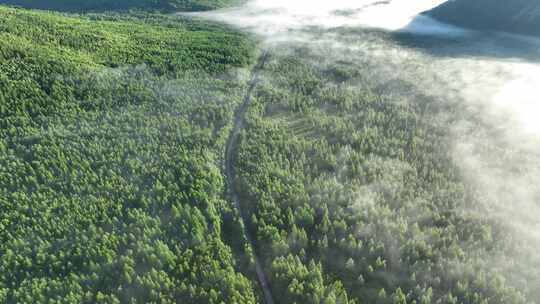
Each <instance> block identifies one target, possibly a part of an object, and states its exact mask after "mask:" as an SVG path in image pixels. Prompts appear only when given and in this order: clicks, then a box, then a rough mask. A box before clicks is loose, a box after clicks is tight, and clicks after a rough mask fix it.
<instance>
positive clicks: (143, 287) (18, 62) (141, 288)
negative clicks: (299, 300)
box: [0, 7, 256, 303]
mask: <svg viewBox="0 0 540 304" xmlns="http://www.w3.org/2000/svg"><path fill="white" fill-rule="evenodd" d="M0 35H1V39H0V88H1V90H0V210H1V212H0V240H1V241H0V302H1V303H223V302H225V303H254V302H256V300H255V299H256V288H255V285H254V283H253V281H252V280H251V279H250V277H249V276H250V275H249V272H245V271H243V270H242V269H241V268H242V267H244V266H242V265H241V264H240V263H238V260H243V261H246V262H245V263H246V264H247V263H249V258H243V259H239V258H237V256H238V255H239V254H243V256H247V255H248V253H245V252H244V247H243V240H242V239H241V238H239V239H235V240H234V241H235V244H232V245H234V246H236V247H235V248H234V254H233V249H232V247H231V246H232V245H229V240H228V239H226V238H224V237H223V235H235V234H236V233H235V231H236V230H239V229H240V228H239V227H238V225H239V222H238V220H237V219H236V216H235V213H234V212H233V210H232V208H231V206H230V205H228V204H227V202H226V201H225V199H224V198H223V196H222V193H223V191H224V190H223V189H224V179H223V177H222V175H221V173H220V166H221V165H220V164H221V162H222V155H223V149H224V148H223V146H224V144H223V143H224V141H225V140H226V136H227V130H228V128H229V126H230V123H231V117H232V113H233V111H234V108H235V105H236V104H237V103H238V102H239V101H240V100H241V98H242V93H243V90H244V86H245V79H246V75H245V71H244V70H245V68H247V67H248V66H249V65H250V64H251V63H252V61H253V57H254V53H253V43H252V42H251V41H250V40H249V39H247V37H245V36H243V35H242V34H239V33H236V32H232V31H230V30H229V29H227V28H224V27H221V26H217V25H213V24H207V23H203V22H193V21H184V20H182V19H178V18H173V17H166V16H158V15H145V14H144V13H141V15H140V16H135V15H134V16H130V17H129V18H127V17H125V16H115V15H114V14H113V15H107V16H99V15H94V16H88V17H76V18H75V17H65V16H62V15H57V14H53V13H42V12H33V11H26V10H20V9H12V8H5V7H2V8H0Z"/></svg>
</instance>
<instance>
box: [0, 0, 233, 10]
mask: <svg viewBox="0 0 540 304" xmlns="http://www.w3.org/2000/svg"><path fill="white" fill-rule="evenodd" d="M241 2H242V0H0V4H7V5H16V6H21V7H26V8H37V9H49V10H60V11H70V12H81V11H107V10H128V9H142V10H158V11H170V12H174V11H200V10H210V9H216V8H220V7H225V6H229V5H232V4H238V3H241Z"/></svg>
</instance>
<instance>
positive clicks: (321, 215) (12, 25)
mask: <svg viewBox="0 0 540 304" xmlns="http://www.w3.org/2000/svg"><path fill="white" fill-rule="evenodd" d="M0 3H4V4H9V5H16V6H7V5H0V303H10V304H11V303H111V304H112V303H215V304H218V303H219V304H221V303H235V304H236V303H238V304H241V303H246V304H247V303H265V302H266V303H267V304H273V302H275V303H282V304H304V303H313V304H347V303H348V304H458V303H459V304H534V303H539V302H538V299H540V289H538V288H537V286H540V269H520V268H519V267H522V265H523V264H520V263H517V262H516V261H515V260H512V259H513V258H514V254H515V252H516V251H514V249H515V248H513V246H514V245H515V244H517V243H515V242H514V241H515V240H513V239H512V238H513V235H512V234H511V233H510V232H509V231H508V230H506V229H505V227H503V225H502V224H501V223H499V222H497V221H494V220H493V219H491V218H484V217H480V216H478V214H479V213H480V212H482V211H483V210H482V208H484V206H486V205H485V204H486V203H485V202H486V201H488V200H489V198H486V197H484V196H483V195H482V193H481V192H480V191H478V189H477V188H475V185H473V184H471V183H469V182H467V179H466V178H465V177H464V176H463V171H460V169H459V168H458V166H457V165H456V163H455V162H454V159H453V156H452V153H451V151H452V147H451V145H452V144H453V142H452V140H453V139H452V136H453V135H452V134H451V132H452V131H453V130H454V129H453V128H452V126H454V124H455V123H456V121H458V120H460V119H461V118H462V117H463V116H465V115H471V113H470V112H465V111H464V110H463V103H460V101H459V100H451V101H448V100H444V101H442V100H441V99H440V98H439V97H438V96H437V95H436V94H433V95H430V94H426V93H425V92H422V91H420V90H418V89H416V87H415V86H414V83H410V82H406V81H403V80H402V79H399V78H398V77H395V78H393V77H391V76H388V73H383V72H382V70H384V69H385V68H386V69H395V71H397V70H398V68H396V66H393V65H392V64H393V63H391V62H388V63H385V64H387V66H385V67H381V66H380V65H381V62H376V61H375V60H373V59H372V58H371V57H368V56H364V57H362V56H361V54H362V52H361V51H354V52H348V51H347V50H343V49H339V48H336V45H332V46H326V45H324V44H323V43H321V44H316V46H317V47H314V46H313V44H310V42H309V41H308V40H309V39H306V40H305V41H302V42H298V41H295V42H293V43H291V42H279V43H275V44H271V43H264V42H262V41H261V39H259V38H258V37H256V36H254V35H251V34H247V33H243V32H242V31H240V30H238V29H235V28H233V27H231V26H227V25H224V24H221V23H216V22H211V21H204V20H202V19H199V18H191V17H186V16H179V15H174V14H164V13H163V12H158V11H193V10H195V11H199V10H208V9H214V8H218V7H224V6H229V5H232V4H235V3H239V2H238V1H226V0H223V1H220V0H216V1H213V0H167V1H166V0H164V1H150V0H137V1H99V0H85V1H61V0H48V1H26V0H1V1H0ZM18 6H23V7H26V8H21V7H18ZM36 8H38V9H47V10H48V11H42V10H36ZM53 10H57V11H60V12H54V11H53ZM302 34H305V35H306V36H307V37H318V38H320V39H321V41H324V39H325V38H328V36H331V37H332V39H334V40H333V41H334V42H336V41H337V42H339V43H344V44H345V43H349V42H347V39H349V40H350V41H355V42H359V43H363V42H364V41H370V42H372V43H373V44H372V45H376V44H377V43H378V44H380V45H382V47H381V48H382V49H383V50H386V49H390V47H386V46H385V45H384V44H385V43H386V41H387V40H385V39H391V35H387V34H385V33H383V32H381V31H377V30H369V31H364V32H362V33H360V32H356V31H355V30H351V31H347V30H346V29H337V30H335V31H333V32H325V31H322V30H319V29H307V30H306V32H303V33H302ZM309 35H312V36H309ZM334 44H338V43H334ZM351 44H353V43H351ZM360 45H361V44H360ZM353 46H354V45H353ZM353 49H354V48H353ZM372 51H374V52H377V51H380V50H372ZM370 58H371V59H370ZM407 65H408V66H407V67H403V69H404V70H405V69H407V70H412V71H415V72H414V73H416V74H414V73H413V77H417V80H418V81H420V79H421V78H422V77H428V76H426V75H428V74H421V73H424V70H423V67H421V66H420V64H419V63H417V62H414V61H411V62H407ZM416 71H417V72H416ZM396 73H397V72H396ZM480 124H482V122H480V121H478V122H475V123H474V124H473V125H472V126H470V128H473V129H474V128H480ZM493 132H496V131H493ZM486 149H487V150H489V149H493V151H491V150H490V151H489V152H490V153H491V152H492V153H491V154H492V156H493V159H492V161H493V162H494V163H495V162H497V163H503V162H509V161H510V160H511V159H510V156H509V155H513V154H511V153H510V152H509V151H506V150H504V151H501V150H497V149H495V148H493V147H487V148H486ZM516 149H518V148H516ZM523 171H524V168H523V167H520V166H519V165H516V166H515V172H516V176H517V175H518V174H519V172H523ZM473 210H474V211H478V213H475V212H473ZM523 248H525V247H523ZM487 257H497V258H500V260H501V261H503V260H504V261H505V262H504V263H503V262H501V263H500V264H494V263H493V261H494V259H489V258H487ZM506 261H509V262H506ZM533 262H534V261H531V265H537V264H534V263H533ZM516 269H517V270H516ZM510 270H512V271H510ZM525 273H526V275H524V276H521V277H519V278H516V275H515V274H525Z"/></svg>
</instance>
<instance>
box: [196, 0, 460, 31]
mask: <svg viewBox="0 0 540 304" xmlns="http://www.w3.org/2000/svg"><path fill="white" fill-rule="evenodd" d="M443 2H445V0H417V1H411V0H383V1H381V0H379V1H374V0H333V1H313V0H253V1H250V2H248V3H247V4H246V5H245V6H243V7H240V8H232V9H226V10H221V11H214V12H208V13H202V14H201V13H198V14H199V15H202V16H206V17H209V18H212V19H218V20H220V21H223V22H227V23H231V24H235V25H237V26H240V27H243V28H249V29H251V30H252V31H255V32H256V33H258V34H261V35H275V34H278V33H280V32H286V31H289V30H294V29H301V28H304V27H311V26H315V27H320V28H333V27H343V26H367V27H373V28H381V29H386V30H398V29H402V28H405V27H406V26H407V25H409V24H410V23H411V22H412V21H413V19H414V18H415V17H416V16H417V15H418V14H419V13H421V12H423V11H426V10H429V9H431V8H433V7H435V6H437V5H439V4H441V3H443ZM420 23H421V24H414V23H413V24H411V30H420V31H424V32H428V33H431V32H435V33H453V34H455V33H456V32H460V31H463V30H459V29H458V28H456V27H453V26H449V25H445V24H442V23H439V22H437V21H435V20H433V19H431V18H429V17H425V16H424V17H423V18H422V20H421V21H420Z"/></svg>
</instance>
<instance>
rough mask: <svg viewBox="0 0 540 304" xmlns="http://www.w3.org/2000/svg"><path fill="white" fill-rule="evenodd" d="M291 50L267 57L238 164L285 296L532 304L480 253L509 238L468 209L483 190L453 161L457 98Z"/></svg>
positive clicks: (262, 247) (256, 228)
mask: <svg viewBox="0 0 540 304" xmlns="http://www.w3.org/2000/svg"><path fill="white" fill-rule="evenodd" d="M291 48H292V50H293V51H290V52H289V51H277V50H275V51H274V52H273V53H272V60H271V63H269V64H267V68H266V69H265V71H264V73H263V75H264V76H263V79H265V81H264V82H262V83H261V84H260V85H259V86H258V87H257V88H256V93H255V97H254V100H253V104H252V107H251V108H250V111H249V113H248V114H247V117H246V127H245V129H244V132H243V135H242V140H241V143H240V145H239V148H238V158H237V161H236V162H237V165H236V166H237V167H238V168H239V176H240V178H239V180H238V181H237V185H236V186H237V189H238V191H240V192H241V193H243V199H242V202H243V204H244V208H245V210H248V211H249V212H248V213H249V214H250V217H251V221H250V223H249V227H250V229H251V231H252V234H253V235H254V236H256V243H257V244H258V246H257V252H259V254H260V255H261V256H262V259H263V262H264V265H265V266H264V268H265V269H266V270H267V272H268V275H269V277H270V281H271V284H272V287H273V290H274V294H275V297H276V298H278V299H281V302H280V303H380V304H401V303H403V304H405V303H421V304H429V303H445V304H451V303H468V304H480V303H500V304H509V303H528V302H527V300H526V298H525V296H524V294H522V293H520V292H519V291H518V290H517V289H516V288H515V287H514V286H513V285H512V284H509V283H508V282H505V279H504V277H503V276H502V274H503V273H501V271H500V270H498V269H497V267H492V265H491V264H490V262H489V261H488V260H487V259H486V258H485V257H488V256H491V255H494V254H496V253H498V252H502V251H504V248H506V247H505V246H506V245H507V244H509V243H506V242H505V241H503V240H509V239H510V237H509V235H506V234H505V233H504V232H503V231H502V230H500V229H497V228H496V227H497V226H496V225H495V223H490V222H488V221H486V220H481V219H479V218H478V217H476V216H474V215H473V214H470V213H467V212H466V210H467V208H469V207H470V206H474V205H475V204H476V203H477V202H479V200H480V199H481V198H479V197H477V194H476V193H475V192H474V189H473V188H472V187H471V186H470V185H467V184H466V183H465V182H463V179H462V178H461V176H460V174H459V170H458V169H457V168H456V167H455V166H454V165H453V162H452V160H451V152H450V151H451V150H452V149H451V147H450V144H451V141H450V140H448V135H449V134H448V133H449V131H448V130H449V129H450V128H449V124H450V125H451V121H449V120H448V116H449V115H450V117H451V116H452V115H456V116H457V115H460V107H459V105H458V104H457V103H449V102H445V103H440V102H437V100H436V99H434V98H431V97H429V96H425V95H422V94H419V93H416V92H415V91H414V86H412V85H410V84H408V83H405V82H402V81H399V80H396V79H389V80H388V82H386V83H380V82H378V81H377V80H375V79H377V75H376V71H377V67H374V66H373V65H371V64H369V63H367V62H362V60H359V59H357V60H356V62H360V63H357V64H352V63H351V62H353V61H352V60H351V61H348V60H345V61H343V62H339V61H334V60H326V58H346V57H347V55H346V54H339V53H337V52H336V51H335V50H333V51H332V56H333V57H327V56H323V55H321V54H320V53H318V52H315V51H313V50H311V49H309V48H302V47H295V46H293V47H291ZM280 49H287V48H285V47H281V48H280ZM404 92H408V94H404ZM531 287H532V288H533V289H534V285H531Z"/></svg>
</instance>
